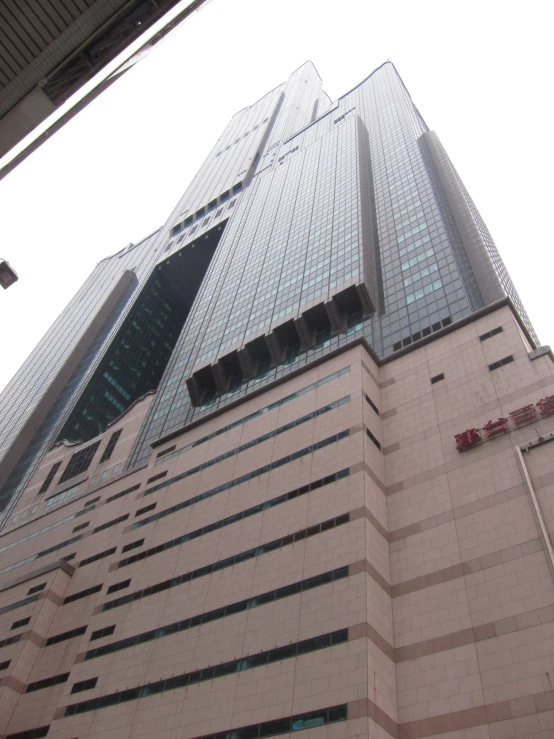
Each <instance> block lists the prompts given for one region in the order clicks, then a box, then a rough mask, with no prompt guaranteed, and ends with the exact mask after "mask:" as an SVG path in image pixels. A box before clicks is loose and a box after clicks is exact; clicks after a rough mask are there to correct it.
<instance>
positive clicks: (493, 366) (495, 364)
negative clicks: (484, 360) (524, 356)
mask: <svg viewBox="0 0 554 739" xmlns="http://www.w3.org/2000/svg"><path fill="white" fill-rule="evenodd" d="M513 361H514V358H513V357H512V355H511V354H510V356H509V357H504V358H503V359H499V360H498V362H493V363H492V364H489V372H492V371H493V370H496V369H499V368H500V367H503V366H504V365H505V364H510V362H513Z"/></svg>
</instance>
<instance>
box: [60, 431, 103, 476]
mask: <svg viewBox="0 0 554 739" xmlns="http://www.w3.org/2000/svg"><path fill="white" fill-rule="evenodd" d="M99 446H100V442H99V441H97V442H95V443H94V444H90V445H89V446H87V447H86V448H85V449H81V451H80V452H76V453H75V454H74V455H73V456H72V457H71V459H70V460H69V462H68V465H67V467H66V468H65V470H64V472H63V475H62V476H61V477H60V483H62V482H66V480H71V478H72V477H77V475H80V474H82V473H83V472H86V471H87V470H88V468H89V467H90V463H91V462H92V460H93V458H94V455H95V454H96V450H97V449H98V447H99ZM58 484H59V483H58Z"/></svg>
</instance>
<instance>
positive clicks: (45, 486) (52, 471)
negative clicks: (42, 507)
mask: <svg viewBox="0 0 554 739" xmlns="http://www.w3.org/2000/svg"><path fill="white" fill-rule="evenodd" d="M61 465H62V463H61V462H56V464H53V465H52V467H51V469H50V472H49V473H48V474H47V475H46V479H45V481H44V482H43V483H42V485H41V488H40V490H39V491H38V492H39V494H40V493H45V492H46V491H47V490H48V488H49V487H50V484H51V482H52V480H53V479H54V477H56V472H57V471H58V470H59V469H60V467H61Z"/></svg>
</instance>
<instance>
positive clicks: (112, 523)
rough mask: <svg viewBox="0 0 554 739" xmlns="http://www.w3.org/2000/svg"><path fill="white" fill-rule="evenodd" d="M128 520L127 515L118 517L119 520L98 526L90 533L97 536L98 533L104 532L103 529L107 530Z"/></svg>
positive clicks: (115, 519)
mask: <svg viewBox="0 0 554 739" xmlns="http://www.w3.org/2000/svg"><path fill="white" fill-rule="evenodd" d="M128 518H129V514H128V513H126V514H125V515H124V516H119V518H114V519H113V520H112V521H107V522H106V523H103V524H101V525H100V526H97V527H96V528H95V529H93V530H92V533H93V534H97V533H98V532H99V531H104V529H109V528H111V527H112V526H117V524H118V523H122V522H123V521H126V520H127V519H128Z"/></svg>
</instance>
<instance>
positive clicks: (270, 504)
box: [118, 468, 350, 567]
mask: <svg viewBox="0 0 554 739" xmlns="http://www.w3.org/2000/svg"><path fill="white" fill-rule="evenodd" d="M349 474H350V469H349V468H346V469H344V470H340V472H337V473H334V474H332V475H327V477H324V478H322V479H320V480H315V481H314V482H312V483H310V484H308V485H304V486H303V487H301V488H296V489H295V490H291V491H290V492H288V493H284V494H283V495H279V496H277V497H276V498H272V499H271V500H266V501H265V502H264V503H259V504H258V505H256V506H252V508H247V509H246V510H245V511H241V512H240V513H235V514H234V515H232V516H227V517H226V518H222V519H220V520H219V521H215V522H214V523H210V524H208V525H206V526H202V527H201V528H199V529H196V530H195V531H191V532H190V533H188V534H182V535H181V536H178V537H176V538H175V539H171V540H170V541H167V542H165V543H164V544H158V546H155V547H152V548H151V549H147V550H146V551H144V552H140V554H135V555H133V556H132V557H128V558H127V559H122V560H121V561H120V562H119V565H118V566H119V567H125V566H126V565H129V564H132V563H133V562H138V561H139V560H141V559H146V558H147V557H152V556H153V555H155V554H159V553H160V552H163V551H165V550H167V549H172V548H173V547H177V546H180V545H181V544H185V543H186V542H188V541H191V540H192V539H197V538H198V537H200V536H204V535H205V534H210V533H211V532H212V531H217V530H218V529H221V528H224V527H225V526H231V524H234V523H236V522H237V521H242V519H244V518H249V517H250V516H255V515H256V514H257V513H262V512H263V511H267V510H269V509H270V508H274V507H275V506H277V505H280V504H281V503H287V502H288V501H289V500H294V499H295V498H298V497H299V496H300V495H304V494H306V493H309V492H310V491H311V490H316V489H317V488H320V487H322V486H324V485H330V484H331V483H333V482H335V481H336V480H340V479H341V478H343V477H348V475H349ZM143 541H144V539H143Z"/></svg>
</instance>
